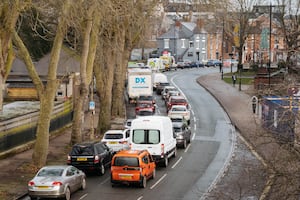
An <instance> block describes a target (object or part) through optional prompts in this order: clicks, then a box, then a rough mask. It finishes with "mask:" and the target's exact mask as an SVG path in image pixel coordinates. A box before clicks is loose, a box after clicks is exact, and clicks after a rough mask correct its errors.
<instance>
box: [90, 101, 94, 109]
mask: <svg viewBox="0 0 300 200" xmlns="http://www.w3.org/2000/svg"><path fill="white" fill-rule="evenodd" d="M89 109H90V110H95V102H94V101H90V106H89Z"/></svg>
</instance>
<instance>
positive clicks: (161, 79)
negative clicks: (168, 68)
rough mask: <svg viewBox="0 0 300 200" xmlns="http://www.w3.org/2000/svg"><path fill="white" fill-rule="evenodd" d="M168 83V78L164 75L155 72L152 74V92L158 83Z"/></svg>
mask: <svg viewBox="0 0 300 200" xmlns="http://www.w3.org/2000/svg"><path fill="white" fill-rule="evenodd" d="M166 82H168V78H167V76H166V75H165V74H163V73H160V72H157V73H153V90H156V87H157V85H158V84H159V83H166Z"/></svg>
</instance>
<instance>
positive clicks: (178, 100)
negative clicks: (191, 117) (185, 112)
mask: <svg viewBox="0 0 300 200" xmlns="http://www.w3.org/2000/svg"><path fill="white" fill-rule="evenodd" d="M173 105H185V106H186V107H187V108H188V102H187V100H186V99H185V98H184V97H183V96H170V98H169V101H168V102H167V110H168V111H169V110H170V109H171V108H172V106H173Z"/></svg>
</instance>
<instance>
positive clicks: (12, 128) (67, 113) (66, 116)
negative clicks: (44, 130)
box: [0, 100, 73, 152]
mask: <svg viewBox="0 0 300 200" xmlns="http://www.w3.org/2000/svg"><path fill="white" fill-rule="evenodd" d="M38 117H39V111H36V112H32V113H28V114H24V115H22V116H18V117H14V118H11V119H8V120H4V121H1V122H0V152H3V151H7V150H10V149H12V148H15V147H17V146H20V145H23V144H26V143H28V142H31V141H34V140H35V134H36V129H37V122H38ZM72 118H73V104H72V101H71V100H68V101H64V102H61V103H57V104H55V106H54V110H53V113H52V116H51V123H50V128H49V132H50V134H51V133H52V132H54V131H56V130H58V129H60V128H62V127H64V126H65V125H67V124H69V123H70V122H71V121H72Z"/></svg>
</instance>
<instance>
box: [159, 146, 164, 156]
mask: <svg viewBox="0 0 300 200" xmlns="http://www.w3.org/2000/svg"><path fill="white" fill-rule="evenodd" d="M160 150H161V156H163V155H164V152H165V145H164V144H161V146H160Z"/></svg>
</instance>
